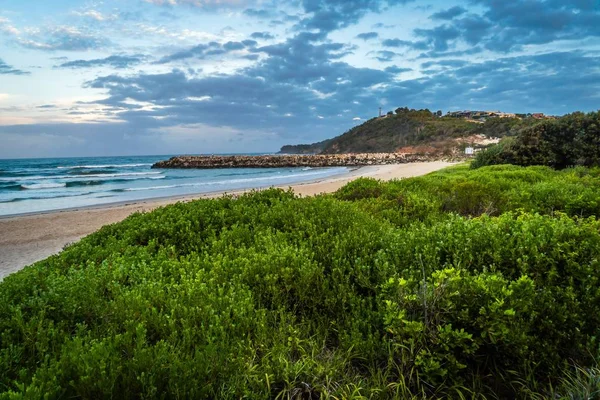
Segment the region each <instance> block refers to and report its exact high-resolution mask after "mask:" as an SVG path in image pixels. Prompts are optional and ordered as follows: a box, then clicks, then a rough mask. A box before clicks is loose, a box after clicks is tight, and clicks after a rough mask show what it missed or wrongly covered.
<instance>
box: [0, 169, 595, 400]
mask: <svg viewBox="0 0 600 400" xmlns="http://www.w3.org/2000/svg"><path fill="white" fill-rule="evenodd" d="M599 179H600V170H598V169H586V168H576V169H566V170H563V171H554V170H552V169H550V168H545V167H530V168H521V167H515V166H494V167H486V168H480V169H477V170H471V169H469V167H465V166H460V167H455V168H451V169H447V170H444V171H440V172H438V173H435V174H431V175H428V176H425V177H421V178H415V179H406V180H399V181H392V182H389V183H382V182H378V181H375V180H370V179H362V180H357V181H355V182H353V183H351V184H349V185H348V186H346V187H344V188H342V189H340V191H338V192H337V193H336V194H334V195H333V196H319V197H314V198H297V197H296V196H295V195H294V194H293V193H292V192H284V191H281V190H267V191H262V192H256V193H252V194H248V195H244V196H241V197H239V198H236V199H234V198H230V197H224V198H221V199H216V200H199V201H194V202H191V203H185V204H175V205H172V206H167V207H164V208H160V209H158V210H155V211H154V212H151V213H148V214H136V215H132V216H131V217H129V218H127V219H126V220H125V221H123V222H121V223H118V224H114V225H110V226H106V227H104V228H102V229H101V230H99V231H98V232H96V233H94V234H92V235H90V236H88V237H86V238H84V239H82V240H81V241H80V242H78V243H76V244H74V245H72V246H69V247H67V248H66V249H65V250H64V251H63V252H62V253H61V254H59V255H56V256H53V257H50V258H48V259H47V260H44V261H42V262H39V263H36V264H34V265H32V266H29V267H27V268H25V269H23V270H22V271H20V272H18V273H15V274H13V275H10V276H8V277H7V278H5V279H4V281H3V282H1V283H0V398H7V399H8V398H11V399H12V398H70V397H81V398H109V397H116V398H124V399H127V398H176V397H182V398H241V397H248V398H264V399H270V398H351V397H352V398H362V397H367V398H398V399H404V398H444V397H449V398H462V397H469V398H484V397H485V398H494V397H498V398H528V397H535V396H541V397H544V396H550V395H551V394H552V393H565V391H568V390H570V389H569V386H568V385H569V382H572V381H573V382H574V379H571V378H570V377H573V376H577V379H578V380H577V382H580V383H581V384H584V385H585V390H588V389H589V388H593V382H592V381H591V379H593V378H594V377H595V376H596V375H597V374H596V375H589V376H590V382H587V383H586V382H584V380H585V379H583V378H582V377H581V376H580V375H581V374H580V373H579V372H570V371H573V369H572V367H571V365H578V366H579V368H583V369H580V370H575V371H595V370H594V369H593V368H594V365H595V362H594V359H597V357H599V356H600V352H599V349H600V348H599V344H598V341H597V340H598V339H597V338H598V337H599V334H600V314H599V313H598V312H597V311H598V310H599V309H600V290H599V289H598V288H599V287H600V265H599V262H600V261H599V260H600V222H598V221H597V220H596V218H595V217H594V215H597V211H598V204H597V200H596V198H598V187H600V186H599V185H598V183H599V182H598V180H599ZM573 374H579V375H573ZM580 378H581V379H580ZM569 379H571V380H569ZM586 379H587V378H586ZM573 385H575V384H572V385H571V386H573ZM554 388H557V389H554ZM589 390H591V389H589ZM589 390H588V391H589ZM582 393H583V391H582ZM586 393H587V392H586Z"/></svg>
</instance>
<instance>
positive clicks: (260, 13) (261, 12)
mask: <svg viewBox="0 0 600 400" xmlns="http://www.w3.org/2000/svg"><path fill="white" fill-rule="evenodd" d="M243 14H244V15H246V16H248V17H252V18H260V19H269V18H274V17H275V15H276V13H275V12H274V11H273V10H268V9H257V8H247V9H245V10H244V11H243Z"/></svg>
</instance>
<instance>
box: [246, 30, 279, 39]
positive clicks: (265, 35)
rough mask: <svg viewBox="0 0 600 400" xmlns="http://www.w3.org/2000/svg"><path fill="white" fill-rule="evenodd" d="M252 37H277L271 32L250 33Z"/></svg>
mask: <svg viewBox="0 0 600 400" xmlns="http://www.w3.org/2000/svg"><path fill="white" fill-rule="evenodd" d="M250 37H251V38H252V39H263V40H271V39H275V36H273V35H272V34H270V33H269V32H254V33H252V34H251V35H250Z"/></svg>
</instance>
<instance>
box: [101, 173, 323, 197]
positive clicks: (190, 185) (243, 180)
mask: <svg viewBox="0 0 600 400" xmlns="http://www.w3.org/2000/svg"><path fill="white" fill-rule="evenodd" d="M325 172H326V171H325V170H320V171H317V172H312V173H301V174H290V175H277V176H268V177H258V178H247V179H229V180H226V181H212V182H210V181H209V182H195V183H183V184H181V185H164V186H149V187H141V188H127V189H114V190H113V192H138V191H142V190H161V189H175V188H180V187H198V186H211V185H227V184H232V183H252V182H260V181H271V180H283V179H289V178H298V177H306V176H319V175H321V176H322V175H324V173H325Z"/></svg>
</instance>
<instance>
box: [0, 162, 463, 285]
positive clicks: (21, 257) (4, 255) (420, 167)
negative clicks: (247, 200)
mask: <svg viewBox="0 0 600 400" xmlns="http://www.w3.org/2000/svg"><path fill="white" fill-rule="evenodd" d="M455 164H456V163H451V162H445V161H433V162H417V163H406V164H391V165H373V166H366V167H359V168H355V169H353V170H350V171H348V172H347V173H345V174H342V175H338V176H334V177H330V178H320V179H317V180H312V181H307V182H302V183H296V184H291V185H280V186H276V185H267V186H264V187H260V188H249V189H241V190H234V191H217V192H210V193H199V194H193V195H177V196H168V197H160V198H149V199H144V200H135V201H123V202H118V203H110V204H99V205H92V206H85V207H75V208H68V209H61V210H50V211H41V212H34V213H27V214H17V215H7V216H2V217H0V255H1V256H0V280H2V279H3V278H4V277H5V276H8V275H9V274H11V273H13V272H16V271H18V270H20V269H22V268H24V267H25V266H27V265H30V264H33V263H34V262H37V261H40V260H43V259H45V258H47V257H49V256H51V255H53V254H56V253H58V252H60V251H61V250H62V249H63V248H64V246H65V245H67V244H70V243H73V242H76V241H78V240H79V239H81V238H83V237H85V236H87V235H89V234H91V233H93V232H95V231H97V230H98V229H100V228H101V227H102V226H104V225H108V224H113V223H116V222H119V221H122V220H123V219H125V218H126V217H128V216H129V215H131V214H133V213H135V212H148V211H151V210H153V209H155V208H158V207H162V206H166V205H169V204H174V203H177V202H189V201H193V200H198V199H210V198H218V197H221V196H223V195H239V194H243V193H247V192H250V191H252V190H264V189H267V188H270V187H275V188H281V189H288V188H291V189H292V190H294V192H295V193H296V194H297V195H299V196H313V195H318V194H323V193H332V192H335V191H336V190H337V189H339V188H341V187H342V186H344V185H345V184H346V183H348V182H350V181H352V180H354V179H356V178H359V177H372V178H375V179H380V180H391V179H402V178H409V177H415V176H421V175H426V174H428V173H430V172H434V171H437V170H439V169H442V168H446V167H448V166H451V165H455Z"/></svg>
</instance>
